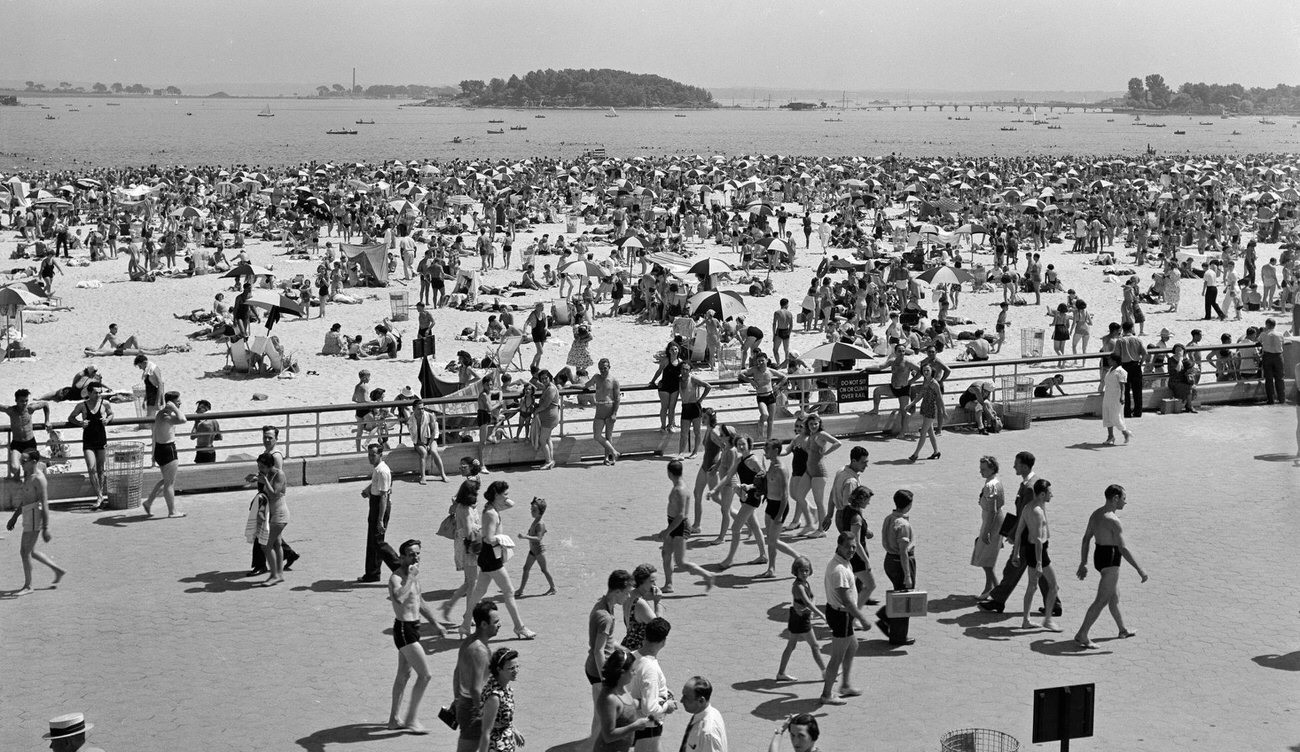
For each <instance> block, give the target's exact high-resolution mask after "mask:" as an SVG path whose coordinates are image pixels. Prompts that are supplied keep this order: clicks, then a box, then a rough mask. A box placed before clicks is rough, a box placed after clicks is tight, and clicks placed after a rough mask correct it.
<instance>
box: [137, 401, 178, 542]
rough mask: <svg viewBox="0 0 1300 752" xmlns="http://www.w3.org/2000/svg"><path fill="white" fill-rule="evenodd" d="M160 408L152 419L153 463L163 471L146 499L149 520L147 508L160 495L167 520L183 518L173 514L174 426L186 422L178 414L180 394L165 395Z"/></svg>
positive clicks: (175, 463)
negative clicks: (168, 518) (160, 493)
mask: <svg viewBox="0 0 1300 752" xmlns="http://www.w3.org/2000/svg"><path fill="white" fill-rule="evenodd" d="M163 397H164V399H165V400H166V401H165V403H164V404H163V406H162V408H161V409H159V410H158V412H157V413H155V414H154V416H153V461H154V464H155V465H157V466H158V469H159V470H161V471H162V478H159V479H158V482H157V483H155V484H154V486H153V490H151V491H150V492H149V498H147V499H145V501H144V504H143V508H144V516H145V517H152V516H153V512H151V511H150V509H149V507H150V506H152V505H153V500H154V499H155V498H156V497H157V496H158V492H159V491H161V492H162V495H163V501H165V502H166V503H167V516H168V517H184V516H185V513H184V512H177V511H176V469H177V468H178V467H180V464H181V463H180V455H178V454H177V453H176V426H181V425H185V423H186V422H187V421H188V420H189V418H187V417H185V412H184V411H183V410H181V393H180V392H167V393H166V394H165V395H163Z"/></svg>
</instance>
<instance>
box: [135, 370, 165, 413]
mask: <svg viewBox="0 0 1300 752" xmlns="http://www.w3.org/2000/svg"><path fill="white" fill-rule="evenodd" d="M134 362H135V367H136V368H139V369H140V373H141V374H143V378H144V408H145V417H149V418H152V417H153V416H154V415H155V414H156V413H157V412H158V410H159V409H160V408H162V406H163V404H165V402H166V400H165V399H163V397H164V395H165V394H166V393H165V392H164V391H163V375H162V369H161V368H159V367H158V364H156V363H150V362H149V356H148V355H137V356H135V361H134Z"/></svg>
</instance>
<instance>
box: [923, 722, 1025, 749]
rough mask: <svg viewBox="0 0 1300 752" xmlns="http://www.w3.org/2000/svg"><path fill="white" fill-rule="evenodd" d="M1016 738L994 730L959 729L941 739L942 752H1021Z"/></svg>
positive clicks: (940, 747)
mask: <svg viewBox="0 0 1300 752" xmlns="http://www.w3.org/2000/svg"><path fill="white" fill-rule="evenodd" d="M1019 750H1020V742H1019V740H1017V739H1016V738H1015V737H1014V736H1011V735H1010V734H1005V733H1003V732H1001V731H995V730H993V729H982V728H972V729H957V730H956V731H949V732H948V733H946V734H944V735H943V736H941V737H939V751H940V752H1019Z"/></svg>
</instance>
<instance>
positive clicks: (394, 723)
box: [388, 718, 406, 731]
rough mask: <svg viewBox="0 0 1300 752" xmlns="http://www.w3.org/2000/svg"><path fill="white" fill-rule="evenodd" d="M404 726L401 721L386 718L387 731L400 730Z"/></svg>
mask: <svg viewBox="0 0 1300 752" xmlns="http://www.w3.org/2000/svg"><path fill="white" fill-rule="evenodd" d="M404 728H406V727H405V726H403V725H402V724H401V723H399V722H398V720H397V719H396V718H389V719H388V730H389V731H401V730H402V729H404Z"/></svg>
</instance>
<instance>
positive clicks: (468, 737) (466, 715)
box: [438, 601, 501, 752]
mask: <svg viewBox="0 0 1300 752" xmlns="http://www.w3.org/2000/svg"><path fill="white" fill-rule="evenodd" d="M473 618H474V634H473V636H471V637H470V639H468V640H465V641H464V642H462V643H461V644H460V650H459V651H457V653H456V668H455V670H453V671H452V674H451V692H452V697H453V700H452V707H451V713H446V712H439V713H438V717H439V718H444V722H446V721H445V717H446V716H447V715H452V716H454V719H455V722H456V725H455V726H453V727H452V728H455V729H458V730H459V731H460V736H459V737H458V738H457V739H456V752H474V750H476V749H478V745H479V734H480V732H481V730H482V728H483V718H482V707H481V706H480V703H479V700H480V698H481V696H482V694H483V687H484V686H485V685H486V684H487V680H488V661H489V660H490V659H491V658H492V651H491V649H489V648H488V640H491V639H492V638H493V637H495V636H496V634H497V632H499V631H500V630H501V617H500V616H498V615H497V604H496V602H495V601H479V602H478V603H477V604H475V606H474V611H473Z"/></svg>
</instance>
